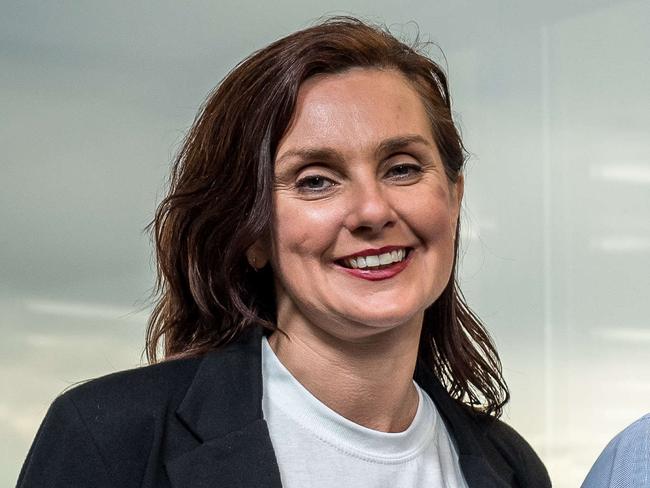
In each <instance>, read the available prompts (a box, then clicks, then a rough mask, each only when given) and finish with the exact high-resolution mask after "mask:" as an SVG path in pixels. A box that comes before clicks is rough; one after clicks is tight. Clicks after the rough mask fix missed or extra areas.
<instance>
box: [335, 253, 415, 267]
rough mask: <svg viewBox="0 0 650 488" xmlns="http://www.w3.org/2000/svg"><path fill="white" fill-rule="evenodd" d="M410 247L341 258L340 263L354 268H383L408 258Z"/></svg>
mask: <svg viewBox="0 0 650 488" xmlns="http://www.w3.org/2000/svg"><path fill="white" fill-rule="evenodd" d="M407 254H408V248H401V249H395V250H392V251H388V252H384V253H381V254H369V255H366V256H357V257H354V258H346V259H341V260H340V263H341V264H342V265H343V266H344V267H346V268H352V269H383V268H386V267H389V266H390V265H391V264H394V263H399V262H401V261H404V259H406V256H407Z"/></svg>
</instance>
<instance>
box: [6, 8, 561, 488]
mask: <svg viewBox="0 0 650 488" xmlns="http://www.w3.org/2000/svg"><path fill="white" fill-rule="evenodd" d="M463 162H464V153H463V146H462V143H461V140H460V138H459V136H458V133H457V131H456V129H455V127H454V124H453V121H452V118H451V107H450V99H449V93H448V90H447V85H446V79H445V75H444V73H443V72H442V70H441V69H440V68H439V67H438V66H437V65H436V64H435V63H433V62H432V61H431V60H429V59H428V58H426V57H425V56H423V55H421V54H418V53H417V52H416V51H415V50H414V49H412V48H410V47H408V46H406V45H404V44H403V43H401V42H399V41H398V40H396V39H395V38H394V37H392V36H391V35H390V34H388V33H386V32H384V31H383V30H381V29H379V28H376V27H373V26H369V25H366V24H364V23H362V22H360V21H358V20H356V19H352V18H334V19H331V20H329V21H326V22H323V23H322V24H319V25H316V26H314V27H312V28H309V29H306V30H303V31H301V32H297V33H294V34H292V35H290V36H288V37H286V38H284V39H281V40H279V41H277V42H275V43H273V44H271V45H270V46H268V47H267V48H265V49H262V50H261V51H258V52H256V53H255V54H253V55H252V56H251V57H249V58H248V59H246V60H245V61H244V62H242V63H241V64H240V65H239V66H237V67H236V68H235V69H234V70H233V71H232V72H231V73H230V74H229V75H228V76H227V77H226V78H225V79H224V80H223V81H222V83H221V84H220V86H219V87H218V89H217V90H216V91H215V92H214V93H213V94H212V95H211V96H210V97H209V99H208V101H207V102H206V104H205V106H204V107H203V109H202V111H201V113H200V115H199V117H198V119H197V120H196V122H195V124H194V126H193V128H192V129H191V131H190V133H189V135H188V136H187V139H186V141H185V143H184V145H183V147H182V149H181V151H180V154H179V156H178V160H177V163H176V165H175V167H174V170H173V174H172V180H171V189H170V192H169V195H168V196H167V198H166V199H165V200H164V201H163V202H162V204H161V206H160V208H159V209H158V212H157V215H156V218H155V221H154V223H153V224H154V231H155V239H156V249H157V257H158V269H159V291H160V300H159V301H158V304H157V306H156V308H155V311H154V313H153V315H152V318H151V321H150V324H149V331H148V332H149V334H148V344H147V352H148V355H149V358H150V360H151V362H152V363H155V364H153V365H151V366H149V367H146V368H141V369H138V370H134V371H128V372H123V373H117V374H114V375H111V376H108V377H105V378H101V379H98V380H94V381H91V382H89V383H87V384H85V385H83V386H80V387H77V388H75V389H73V390H71V391H69V392H67V393H65V394H64V395H62V396H61V397H59V398H58V399H57V400H56V401H55V402H54V404H53V405H52V407H51V409H50V411H49V412H48V415H47V417H46V418H45V420H44V422H43V425H42V426H41V429H40V431H39V433H38V434H37V437H36V440H35V441H34V445H33V447H32V449H31V451H30V453H29V455H28V458H27V460H26V462H25V465H24V467H23V470H22V472H21V475H20V479H19V481H18V485H19V486H21V487H31V486H106V487H108V486H115V487H131V486H134V487H135V486H141V487H153V486H156V487H164V486H173V487H176V488H178V487H202V486H205V487H208V486H210V487H219V486H229V487H230V486H238V487H252V486H256V487H257V486H272V487H280V486H285V487H298V486H299V487H302V486H314V487H325V486H335V485H342V486H364V487H366V486H367V487H374V486H397V487H402V486H404V487H406V486H408V487H411V486H449V487H464V486H469V487H475V486H480V487H488V486H495V487H496V486H521V487H524V486H525V487H538V486H539V487H542V486H550V482H549V480H548V476H547V474H546V471H545V469H544V467H543V465H542V463H541V462H540V460H539V459H538V458H537V456H536V455H535V453H534V452H533V450H532V449H531V448H530V446H528V444H527V443H526V442H525V441H524V440H523V439H522V438H521V437H519V436H518V435H517V434H516V433H515V432H514V431H512V430H511V429H510V428H509V427H507V426H506V425H505V424H503V423H501V422H500V421H499V420H497V417H498V416H499V415H500V413H501V409H502V407H503V405H504V404H505V403H506V402H507V400H508V392H507V389H506V386H505V383H504V381H503V378H502V376H501V370H500V362H499V358H498V355H497V353H496V351H495V349H494V347H493V345H492V344H491V342H490V340H489V337H488V335H487V333H486V331H485V330H484V329H483V327H482V325H481V324H480V322H479V321H478V319H477V318H476V317H475V316H474V315H473V314H472V313H471V311H470V310H469V309H468V307H467V306H466V305H465V303H464V302H463V300H462V296H461V295H460V292H459V291H458V289H457V288H456V282H455V263H456V256H457V250H458V235H459V227H458V215H459V209H460V203H461V199H462V195H463V175H462V167H463ZM160 348H162V351H163V353H164V359H165V361H162V362H157V359H158V351H159V349H160Z"/></svg>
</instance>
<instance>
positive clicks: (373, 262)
mask: <svg viewBox="0 0 650 488" xmlns="http://www.w3.org/2000/svg"><path fill="white" fill-rule="evenodd" d="M366 266H379V256H366Z"/></svg>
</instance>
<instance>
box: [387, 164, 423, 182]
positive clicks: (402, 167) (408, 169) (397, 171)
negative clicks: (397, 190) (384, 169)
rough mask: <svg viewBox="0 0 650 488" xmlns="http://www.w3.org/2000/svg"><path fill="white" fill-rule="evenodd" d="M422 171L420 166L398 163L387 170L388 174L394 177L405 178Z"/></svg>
mask: <svg viewBox="0 0 650 488" xmlns="http://www.w3.org/2000/svg"><path fill="white" fill-rule="evenodd" d="M420 173H422V168H420V167H419V166H416V165H415V164H398V165H396V166H393V167H392V168H390V169H389V170H388V176H389V177H392V178H395V179H400V180H401V179H406V178H410V177H413V176H417V175H419V174H420Z"/></svg>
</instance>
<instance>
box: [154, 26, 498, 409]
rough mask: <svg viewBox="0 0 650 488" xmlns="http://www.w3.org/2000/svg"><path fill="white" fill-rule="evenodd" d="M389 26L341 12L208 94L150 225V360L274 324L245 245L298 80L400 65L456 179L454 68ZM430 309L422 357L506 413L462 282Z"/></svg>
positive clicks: (269, 284)
mask: <svg viewBox="0 0 650 488" xmlns="http://www.w3.org/2000/svg"><path fill="white" fill-rule="evenodd" d="M421 50H422V45H421V44H419V43H418V42H417V41H415V43H414V45H413V46H409V45H406V44H405V43H403V42H401V41H399V40H398V39H396V38H395V37H394V36H393V35H391V34H390V33H389V32H388V31H387V30H385V29H384V28H381V27H378V26H374V25H369V24H367V23H364V22H362V21H360V20H358V19H355V18H351V17H334V18H331V19H328V20H325V21H323V22H321V23H319V24H318V25H315V26H313V27H310V28H307V29H304V30H301V31H299V32H295V33H293V34H291V35H289V36H287V37H284V38H282V39H280V40H278V41H276V42H274V43H272V44H271V45H269V46H268V47H266V48H264V49H261V50H259V51H257V52H255V53H253V54H252V55H251V56H249V57H248V58H246V59H245V60H244V61H242V62H241V63H240V64H239V65H237V66H236V67H235V68H234V69H233V70H232V71H231V72H230V73H229V74H228V75H227V76H226V77H225V78H224V79H223V81H222V82H221V83H220V84H219V86H218V87H217V88H216V89H215V90H214V91H213V92H212V93H211V94H210V95H209V97H208V98H207V100H206V102H205V103H204V105H203V106H202V108H201V110H200V112H199V114H198V116H197V118H196V120H195V122H194V124H193V126H192V128H191V129H190V131H189V133H188V134H187V136H186V138H185V140H184V143H183V145H182V147H181V149H180V151H179V153H178V156H177V158H176V160H175V163H174V165H173V168H172V174H171V182H170V189H169V193H168V194H167V196H166V198H164V200H163V201H162V202H161V204H160V206H159V207H158V209H157V212H156V215H155V218H154V220H153V221H152V222H151V224H150V229H152V231H153V237H154V241H155V247H156V255H157V272H158V278H157V284H156V296H157V302H156V306H155V308H154V310H153V313H152V315H151V318H150V320H149V325H148V329H147V344H146V353H147V357H148V359H149V361H150V362H155V361H156V360H158V351H159V349H162V351H163V355H164V358H171V357H179V356H190V355H198V354H202V353H205V352H207V351H209V350H212V349H215V348H218V347H221V346H223V345H225V344H228V343H230V342H232V341H235V340H237V339H238V338H239V337H240V336H241V335H242V333H244V332H245V331H246V330H248V329H250V328H251V327H255V326H262V327H264V328H265V329H268V330H275V317H276V310H275V303H274V288H273V272H272V270H271V269H270V266H266V267H265V268H264V269H263V270H262V271H261V272H257V273H255V272H251V268H250V266H249V265H248V263H247V260H246V250H247V249H248V248H249V247H250V246H251V245H252V244H253V243H254V242H256V241H257V240H258V239H260V238H263V237H264V236H266V235H269V233H270V229H271V225H272V221H271V216H272V214H273V212H272V201H273V178H274V161H275V156H276V150H277V147H278V143H279V141H280V139H281V137H282V136H283V135H284V133H285V131H286V130H287V128H288V126H289V123H290V121H291V118H292V115H293V112H294V107H295V104H296V98H297V94H298V90H299V88H300V86H301V84H302V83H303V82H304V81H305V80H307V79H308V78H310V77H312V76H314V75H318V74H328V73H332V74H333V73H341V72H344V71H346V70H349V69H351V68H374V69H393V70H397V71H399V72H401V73H402V74H403V75H404V76H405V77H406V78H407V79H408V80H409V81H410V83H411V84H412V86H413V87H414V89H415V90H416V91H417V92H418V94H419V95H420V97H421V99H422V102H423V104H424V107H425V109H426V112H427V115H428V117H429V120H430V123H431V130H432V133H433V137H434V140H435V142H436V144H437V146H438V150H439V151H440V155H441V157H442V160H443V163H444V166H445V170H446V174H447V177H448V179H449V180H450V181H452V182H455V181H456V180H457V178H458V177H459V175H460V174H461V171H462V169H463V165H464V162H465V150H464V147H463V144H462V141H461V139H460V136H459V133H458V131H457V130H456V127H455V126H454V122H453V120H452V114H451V100H450V97H449V90H448V88H447V80H446V76H445V73H444V71H443V70H442V69H441V67H440V66H438V65H437V64H436V63H435V62H433V61H432V60H431V59H429V58H428V57H427V56H426V55H424V54H422V53H421ZM458 237H459V226H457V228H456V244H455V259H454V266H453V270H452V274H451V277H450V279H449V282H448V284H447V286H446V288H445V290H444V291H443V293H442V295H441V296H440V297H439V298H438V300H436V302H435V303H434V304H433V305H431V306H430V307H429V308H428V309H427V310H426V312H425V317H424V324H423V328H422V334H421V338H420V345H419V352H418V359H419V363H420V364H423V365H424V366H425V367H427V368H429V369H430V370H431V371H432V372H433V373H434V374H435V375H436V376H437V377H438V378H439V379H440V380H441V381H442V383H443V384H444V385H445V387H446V388H447V390H448V391H449V393H450V395H451V396H452V397H453V398H455V399H456V400H458V401H459V402H462V403H465V404H466V405H469V406H470V407H472V408H473V409H474V410H475V411H480V412H484V413H487V414H493V415H495V416H499V415H500V414H501V411H502V407H503V405H504V404H505V403H506V402H507V401H508V399H509V394H508V389H507V386H506V384H505V381H504V379H503V376H502V373H501V363H500V360H499V356H498V354H497V352H496V349H495V347H494V345H493V343H492V341H491V340H490V337H489V335H488V333H487V331H486V330H485V328H484V327H483V325H482V324H481V322H480V321H479V319H478V318H477V316H476V315H474V314H473V313H472V311H471V310H470V309H469V307H468V306H467V304H466V303H465V300H464V298H463V296H462V294H461V292H460V290H459V288H458V285H457V281H456V261H457V256H458V241H459V239H458Z"/></svg>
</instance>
